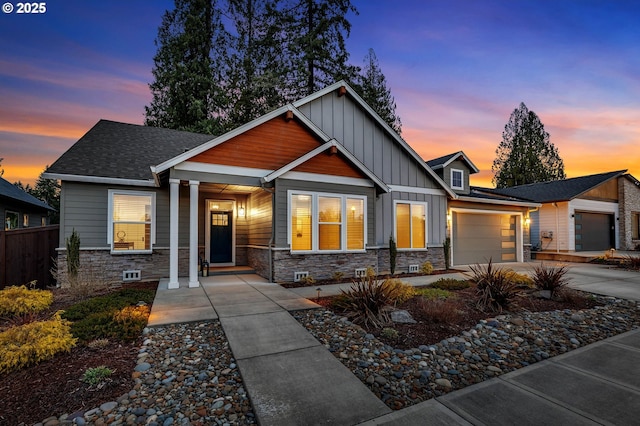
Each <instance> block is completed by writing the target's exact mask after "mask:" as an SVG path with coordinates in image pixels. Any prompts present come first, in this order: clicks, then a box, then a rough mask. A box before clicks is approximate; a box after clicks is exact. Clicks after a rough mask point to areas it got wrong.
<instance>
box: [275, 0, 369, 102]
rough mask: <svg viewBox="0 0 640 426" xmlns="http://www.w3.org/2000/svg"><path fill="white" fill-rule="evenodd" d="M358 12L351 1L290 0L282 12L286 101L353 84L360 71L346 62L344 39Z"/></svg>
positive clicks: (347, 35) (347, 55)
mask: <svg viewBox="0 0 640 426" xmlns="http://www.w3.org/2000/svg"><path fill="white" fill-rule="evenodd" d="M349 12H353V13H356V14H357V13H358V12H357V10H356V8H355V7H354V6H353V5H352V4H351V1H350V0H289V1H288V2H285V4H284V8H282V9H281V22H282V25H283V29H284V33H285V35H286V51H285V52H284V55H285V56H284V58H286V62H285V63H284V64H283V71H284V79H285V80H284V81H283V82H284V83H285V84H284V85H283V86H282V90H283V93H284V95H285V98H286V99H287V100H288V101H293V100H296V99H300V98H302V97H304V96H307V95H310V94H311V93H314V92H316V91H318V90H320V89H322V88H323V87H326V86H328V85H330V84H332V83H335V82H336V81H338V80H341V79H344V80H347V81H354V80H355V79H356V77H357V68H356V67H354V66H352V65H349V64H348V63H347V61H348V59H349V53H348V52H347V48H346V46H345V39H346V38H347V37H349V33H350V31H351V23H350V22H349V21H348V20H347V16H346V15H347V13H349Z"/></svg>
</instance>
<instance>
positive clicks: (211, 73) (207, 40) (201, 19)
mask: <svg viewBox="0 0 640 426" xmlns="http://www.w3.org/2000/svg"><path fill="white" fill-rule="evenodd" d="M227 38H228V37H227V34H226V32H225V31H224V28H223V26H222V24H221V21H220V11H219V10H218V8H217V7H216V5H215V4H214V1H211V0H175V9H173V10H172V11H167V12H166V13H165V15H164V16H163V18H162V24H161V25H160V28H159V29H158V38H157V39H156V45H157V46H158V51H157V53H156V56H155V57H154V68H153V71H152V73H153V76H154V79H155V81H154V82H153V83H151V84H150V85H149V87H150V88H151V93H152V95H153V99H152V101H151V104H150V105H149V106H148V107H145V116H146V120H145V124H146V125H149V126H157V127H167V128H171V129H180V130H189V131H194V132H202V133H211V134H218V133H220V132H221V131H222V130H224V120H225V118H224V114H225V112H226V109H227V105H228V101H227V99H226V89H225V87H224V85H223V84H222V83H223V82H224V81H225V75H226V67H225V65H226V44H227Z"/></svg>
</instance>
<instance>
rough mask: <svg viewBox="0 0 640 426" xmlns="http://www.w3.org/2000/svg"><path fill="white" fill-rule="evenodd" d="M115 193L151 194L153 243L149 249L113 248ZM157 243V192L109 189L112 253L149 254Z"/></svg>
mask: <svg viewBox="0 0 640 426" xmlns="http://www.w3.org/2000/svg"><path fill="white" fill-rule="evenodd" d="M114 195H139V196H145V197H148V196H151V244H150V245H149V250H114V249H113V196H114ZM155 243H156V193H155V192H151V191H129V190H120V189H110V190H109V200H108V204H107V244H109V248H110V250H111V254H118V255H123V254H147V253H152V252H153V246H154V245H155Z"/></svg>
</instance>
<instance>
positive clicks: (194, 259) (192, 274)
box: [189, 180, 200, 287]
mask: <svg viewBox="0 0 640 426" xmlns="http://www.w3.org/2000/svg"><path fill="white" fill-rule="evenodd" d="M199 185H200V182H198V181H197V180H190V181H189V287H199V286H200V282H199V281H198V186H199Z"/></svg>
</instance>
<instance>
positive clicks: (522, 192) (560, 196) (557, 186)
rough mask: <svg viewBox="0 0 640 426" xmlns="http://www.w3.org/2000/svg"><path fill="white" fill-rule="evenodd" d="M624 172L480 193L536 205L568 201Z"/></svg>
mask: <svg viewBox="0 0 640 426" xmlns="http://www.w3.org/2000/svg"><path fill="white" fill-rule="evenodd" d="M625 172H626V170H618V171H615V172H607V173H599V174H595V175H589V176H580V177H576V178H571V179H562V180H554V181H549V182H538V183H530V184H528V185H518V186H513V187H511V188H495V189H489V188H483V189H482V191H485V192H489V193H493V194H498V195H503V196H507V197H516V198H520V199H523V200H529V201H534V202H537V203H552V202H556V201H569V200H572V199H574V198H577V197H579V196H580V195H582V194H584V193H585V192H587V191H589V190H590V189H593V188H595V187H596V186H598V185H601V184H603V183H605V182H607V181H608V180H611V179H615V178H617V177H619V176H621V175H622V174H624V173H625Z"/></svg>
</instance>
